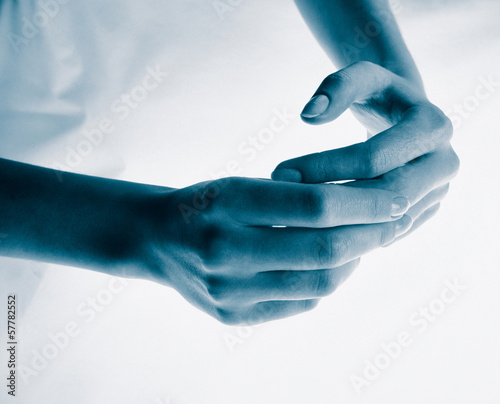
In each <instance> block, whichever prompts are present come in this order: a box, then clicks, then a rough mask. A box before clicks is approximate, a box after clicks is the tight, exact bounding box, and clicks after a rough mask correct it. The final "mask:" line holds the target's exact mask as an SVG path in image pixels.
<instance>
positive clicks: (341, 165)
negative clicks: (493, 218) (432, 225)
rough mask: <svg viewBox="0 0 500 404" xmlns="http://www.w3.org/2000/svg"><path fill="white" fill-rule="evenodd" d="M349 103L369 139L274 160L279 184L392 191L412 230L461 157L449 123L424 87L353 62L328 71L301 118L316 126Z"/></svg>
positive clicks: (433, 206)
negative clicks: (405, 203) (401, 199)
mask: <svg viewBox="0 0 500 404" xmlns="http://www.w3.org/2000/svg"><path fill="white" fill-rule="evenodd" d="M348 108H350V109H351V111H352V112H353V114H354V115H355V117H356V118H357V119H358V120H359V121H360V122H361V123H362V124H363V125H364V126H365V127H366V129H367V130H368V140H367V141H365V142H362V143H357V144H354V145H351V146H348V147H343V148H340V149H335V150H329V151H325V152H321V153H315V154H311V155H307V156H303V157H299V158H295V159H291V160H288V161H285V162H283V163H281V164H279V165H278V167H277V168H276V169H275V171H274V172H273V174H272V178H273V179H274V180H278V181H291V182H302V183H323V182H330V181H340V180H356V181H352V182H349V183H346V184H345V185H348V186H353V187H362V188H379V189H385V190H391V191H394V192H397V193H400V194H402V195H404V196H405V197H406V198H408V200H409V201H410V203H411V205H412V206H411V208H410V209H409V211H408V213H407V214H408V215H409V216H411V217H412V219H413V226H412V229H411V230H410V231H409V232H407V233H406V234H405V235H407V234H409V233H410V232H411V231H413V230H415V229H416V228H417V227H419V226H420V225H421V224H422V223H424V222H425V221H427V220H428V219H429V218H430V217H431V216H433V214H434V213H435V212H436V211H437V210H438V209H439V206H440V201H441V200H442V199H443V198H444V196H445V195H446V193H447V191H448V188H449V181H450V179H451V178H452V177H453V176H454V175H455V174H456V173H457V171H458V167H459V160H458V157H457V155H456V154H455V152H454V151H453V149H452V147H451V145H450V139H451V137H452V132H453V128H452V125H451V122H450V120H449V119H448V118H447V117H446V116H445V115H444V114H443V112H441V110H440V109H439V108H437V107H436V106H435V105H433V104H431V103H430V102H429V100H428V99H427V97H426V95H425V93H424V91H423V90H422V89H421V88H420V87H419V86H418V85H415V84H413V83H412V82H410V81H409V80H408V79H405V78H402V77H400V76H397V75H396V74H394V73H392V72H390V71H388V70H386V69H384V68H383V67H381V66H378V65H376V64H373V63H370V62H357V63H354V64H352V65H350V66H348V67H346V68H345V69H342V70H340V71H338V72H336V73H334V74H332V75H330V76H328V77H327V78H326V79H325V80H324V81H323V82H322V83H321V85H320V87H319V88H318V90H317V91H316V93H315V94H314V96H313V98H312V99H311V100H310V101H309V103H308V104H307V105H306V106H305V108H304V110H303V112H302V119H303V120H304V121H305V122H306V123H309V124H312V125H318V124H324V123H327V122H331V121H333V120H335V119H336V118H337V117H338V116H339V115H340V114H342V113H343V112H344V111H345V110H346V109H348Z"/></svg>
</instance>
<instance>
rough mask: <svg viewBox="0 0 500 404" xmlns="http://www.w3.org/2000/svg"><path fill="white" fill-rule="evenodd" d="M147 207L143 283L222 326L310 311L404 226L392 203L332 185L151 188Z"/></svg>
mask: <svg viewBox="0 0 500 404" xmlns="http://www.w3.org/2000/svg"><path fill="white" fill-rule="evenodd" d="M145 201H146V205H144V206H143V208H142V211H143V212H146V217H147V220H146V221H142V223H143V225H142V226H138V227H142V228H143V234H142V236H141V238H140V239H141V240H142V243H141V245H142V247H143V248H142V251H143V254H142V257H140V260H141V261H142V262H144V263H145V265H144V269H143V271H144V272H143V274H142V276H141V277H143V278H148V279H151V280H153V281H156V282H160V283H163V284H167V285H169V286H172V287H173V288H175V289H176V290H177V291H178V292H179V293H180V294H181V295H183V296H184V298H186V299H187V300H188V301H189V302H191V303H192V304H194V305H196V306H197V307H199V308H201V309H202V310H204V311H205V312H207V313H209V314H210V315H212V316H213V317H215V318H217V319H218V320H220V321H221V322H223V323H226V324H255V323H260V322H264V321H269V320H273V319H278V318H282V317H287V316H290V315H293V314H297V313H300V312H303V311H306V310H309V309H311V308H313V307H315V306H316V304H317V303H318V299H319V298H321V297H323V296H326V295H328V294H330V293H332V292H333V291H334V290H335V288H336V287H337V286H338V285H339V284H340V283H341V282H342V281H343V280H344V279H345V278H346V277H347V276H348V275H349V274H350V273H351V272H352V271H353V270H354V268H355V267H356V266H357V265H358V262H359V259H358V257H360V256H361V255H363V254H365V253H366V252H368V251H370V250H372V249H374V248H377V247H379V246H381V245H383V244H386V243H388V242H390V241H392V240H394V238H395V237H396V236H397V235H399V234H402V233H403V232H405V231H406V230H407V229H408V228H409V227H410V225H411V220H410V218H409V217H408V216H402V215H403V213H404V212H405V211H406V210H407V209H408V207H409V203H408V201H407V200H406V199H404V198H401V197H400V195H398V194H396V193H394V192H390V191H384V190H371V189H356V188H352V187H344V186H341V185H335V184H322V185H305V184H292V183H276V182H273V181H270V180H260V179H248V178H226V179H221V180H216V181H210V182H205V183H200V184H197V185H193V186H190V187H187V188H183V189H179V190H168V191H162V190H160V191H158V190H156V191H154V192H153V193H152V195H150V197H148V198H145ZM144 223H146V224H144ZM345 225H352V226H345ZM273 226H282V227H273ZM283 226H286V227H283Z"/></svg>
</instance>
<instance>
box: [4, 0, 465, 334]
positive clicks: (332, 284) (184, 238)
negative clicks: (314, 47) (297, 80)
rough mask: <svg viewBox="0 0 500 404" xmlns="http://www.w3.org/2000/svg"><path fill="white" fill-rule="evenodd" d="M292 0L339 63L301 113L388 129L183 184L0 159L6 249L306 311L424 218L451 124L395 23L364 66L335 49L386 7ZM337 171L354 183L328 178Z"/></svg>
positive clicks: (223, 308) (237, 301)
mask: <svg viewBox="0 0 500 404" xmlns="http://www.w3.org/2000/svg"><path fill="white" fill-rule="evenodd" d="M297 3H298V6H299V9H300V10H301V11H302V12H303V14H304V17H305V19H306V21H308V23H309V24H310V25H311V27H312V28H313V31H315V32H316V33H317V35H318V38H319V40H320V42H321V43H322V44H323V45H324V46H325V47H326V49H327V52H329V54H330V55H332V58H333V59H334V60H335V61H336V63H338V66H339V67H345V69H344V70H341V71H340V72H337V73H335V74H334V75H332V76H330V77H329V78H327V79H326V80H325V81H324V82H323V84H322V85H321V86H320V88H319V89H318V91H317V93H316V94H317V95H322V96H323V97H325V98H326V100H327V102H326V103H325V98H323V99H322V100H323V101H322V102H323V104H322V107H323V109H324V111H322V112H323V113H321V114H316V115H315V116H312V115H311V111H313V112H314V109H316V112H317V106H314V105H313V106H312V107H311V106H308V107H306V108H305V111H304V112H303V114H302V116H303V119H304V121H306V122H307V123H310V124H323V123H327V122H330V121H331V120H334V119H335V118H336V117H337V116H338V115H340V113H342V112H343V111H344V110H345V109H347V108H351V109H352V110H353V112H355V113H356V114H357V116H358V117H359V119H360V120H361V121H362V122H363V123H364V124H365V125H366V126H367V128H368V130H369V131H370V133H372V134H375V133H379V132H381V131H382V133H379V134H378V135H377V136H373V137H372V138H371V139H370V140H368V141H367V142H365V143H364V144H360V145H354V146H351V148H346V149H340V150H334V151H329V152H324V153H321V154H317V155H312V156H305V157H302V158H298V159H294V160H291V161H288V162H284V163H282V164H281V165H280V166H279V167H278V169H277V170H276V171H275V172H274V173H273V179H274V180H275V181H270V180H262V179H251V178H237V177H233V178H226V179H221V180H216V181H209V182H204V183H200V184H195V185H192V186H189V187H186V188H182V189H172V188H167V187H158V186H151V185H147V184H138V183H131V182H125V181H116V180H112V179H105V178H98V177H91V176H85V175H78V174H72V173H63V174H62V179H63V180H62V182H61V181H60V177H61V173H60V172H56V171H54V170H51V169H46V168H42V167H36V166H32V165H28V164H23V163H19V162H15V161H10V160H6V159H0V212H1V214H0V234H1V235H2V239H1V242H0V254H2V255H5V256H11V257H19V258H25V259H32V260H40V261H46V262H52V263H57V264H64V265H69V266H75V267H80V268H87V269H91V270H96V271H100V272H104V273H107V274H112V275H116V276H124V277H134V278H141V279H147V280H151V281H154V282H158V283H161V284H163V285H166V286H169V287H172V288H174V289H175V290H177V291H178V292H179V293H180V294H181V295H182V296H183V297H184V298H185V299H186V300H188V301H189V302H191V303H192V304H193V305H195V306H196V307H198V308H200V309H201V310H203V311H205V312H206V313H208V314H209V315H211V316H213V317H214V318H216V319H218V320H219V321H221V322H223V323H226V324H256V323H260V322H263V321H269V320H274V319H278V318H283V317H287V316H290V315H294V314H298V313H301V312H304V311H307V310H310V309H312V308H313V307H315V305H316V304H317V303H318V300H319V299H320V298H322V297H324V296H326V295H328V294H330V293H332V292H333V291H334V290H335V289H336V288H337V287H338V285H339V284H340V283H341V282H342V281H344V280H345V279H346V278H347V277H348V276H349V274H350V273H352V271H353V270H354V269H355V268H356V266H357V265H358V264H359V257H360V256H362V255H364V254H366V253H367V252H369V251H371V250H373V249H374V248H377V247H380V246H384V245H387V244H388V243H391V242H392V241H394V240H396V239H397V238H398V237H400V236H401V235H403V234H404V233H406V232H407V231H408V230H409V229H410V228H411V227H412V224H413V220H412V217H414V218H415V226H416V225H417V224H418V221H420V222H422V221H424V220H426V219H427V217H428V216H430V213H432V211H433V209H434V210H435V207H436V206H438V205H437V203H438V202H439V200H440V199H441V198H442V196H443V194H444V193H445V192H444V191H445V190H446V189H445V187H446V183H447V180H448V179H449V178H450V176H451V175H452V174H453V172H454V170H455V167H454V166H455V165H457V164H458V163H457V160H456V156H454V154H453V153H452V150H451V147H449V143H448V142H449V137H450V136H451V132H450V131H451V128H450V126H449V121H448V120H447V118H445V117H444V115H442V113H440V111H439V110H438V109H437V108H436V107H434V106H433V105H432V104H430V103H429V102H428V101H427V99H426V98H425V94H424V92H423V90H422V88H421V86H420V84H421V82H420V79H419V77H420V76H419V75H418V72H416V68H415V67H414V63H413V61H412V60H411V57H410V56H409V53H408V52H407V50H406V47H405V46H404V42H403V41H402V39H401V36H400V35H399V32H398V30H397V26H396V25H395V23H394V20H393V19H391V18H389V19H387V18H386V19H385V22H384V24H385V25H383V30H382V31H383V32H384V34H383V35H379V36H378V37H375V38H372V40H371V41H370V43H369V44H368V45H367V46H364V47H361V48H360V49H359V52H357V53H356V54H357V55H358V56H357V57H358V58H359V61H361V62H360V63H357V64H354V65H351V63H352V61H348V60H347V59H345V58H344V59H342V57H343V56H342V55H344V53H343V52H342V51H339V49H340V48H339V47H338V46H339V45H338V44H343V43H344V44H345V43H350V42H352V44H353V45H356V38H355V37H354V36H353V34H352V33H353V31H352V27H354V26H357V25H360V26H364V25H365V24H366V23H367V22H369V21H371V19H372V18H373V14H374V10H375V11H376V10H379V9H381V7H383V5H384V3H383V2H372V1H354V2H341V1H326V0H325V1H298V2H297ZM370 7H371V8H370ZM325 27H326V28H325ZM363 61H364V62H363ZM369 62H371V63H369ZM348 65H349V66H348ZM347 66H348V67H347ZM383 66H385V67H386V68H387V69H386V68H384V67H383ZM315 100H316V101H314V102H313V104H314V103H316V102H319V101H318V98H316V99H315ZM319 100H320V101H321V99H319ZM416 146H417V147H416ZM415 150H417V153H415ZM450 150H451V151H450ZM282 169H286V170H282ZM290 170H295V173H294V171H290ZM297 173H298V175H297ZM339 179H353V180H356V181H353V182H350V183H347V184H345V185H337V184H321V183H323V182H329V181H335V180H339ZM276 180H280V181H276ZM308 183H310V184H308ZM407 211H408V213H409V214H408V215H405V214H404V213H405V212H407ZM410 213H411V214H410Z"/></svg>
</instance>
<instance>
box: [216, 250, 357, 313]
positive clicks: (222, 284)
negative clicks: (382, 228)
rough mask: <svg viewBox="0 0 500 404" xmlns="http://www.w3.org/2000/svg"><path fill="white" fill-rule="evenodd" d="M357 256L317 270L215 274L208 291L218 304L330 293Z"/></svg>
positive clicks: (351, 269)
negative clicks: (230, 276)
mask: <svg viewBox="0 0 500 404" xmlns="http://www.w3.org/2000/svg"><path fill="white" fill-rule="evenodd" d="M359 262H360V259H359V258H358V259H356V260H353V261H351V262H348V263H347V264H344V265H342V266H340V267H338V268H332V269H320V270H317V271H269V272H261V273H258V274H257V275H255V276H253V277H251V278H250V279H247V280H245V281H243V280H242V281H240V282H238V280H235V279H226V278H220V277H214V278H213V279H211V280H209V281H208V282H207V284H208V288H207V289H208V294H209V296H210V297H211V298H212V300H213V301H214V303H216V304H219V305H225V306H228V305H231V304H234V303H235V302H240V303H241V302H249V303H258V302H262V301H268V300H302V299H317V298H321V297H325V296H327V295H330V294H332V293H333V292H334V291H335V290H336V289H337V288H338V287H339V286H340V284H341V283H342V282H344V281H345V280H346V279H347V278H348V277H349V276H350V275H351V273H352V272H354V270H355V269H356V268H357V267H358V265H359Z"/></svg>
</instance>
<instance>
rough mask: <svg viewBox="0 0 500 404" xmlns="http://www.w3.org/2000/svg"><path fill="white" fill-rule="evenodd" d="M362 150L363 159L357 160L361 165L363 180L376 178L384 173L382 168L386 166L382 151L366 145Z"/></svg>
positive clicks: (385, 158) (385, 157)
mask: <svg viewBox="0 0 500 404" xmlns="http://www.w3.org/2000/svg"><path fill="white" fill-rule="evenodd" d="M364 149H365V150H364V151H363V154H362V155H363V156H365V158H364V159H360V160H359V162H360V164H361V169H360V171H361V175H362V176H363V177H364V178H374V177H377V176H378V175H380V174H381V173H382V172H383V171H384V167H385V166H386V165H387V156H386V155H385V153H384V150H382V149H380V148H378V147H376V146H373V145H371V144H368V143H367V144H366V145H365V147H364Z"/></svg>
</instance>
